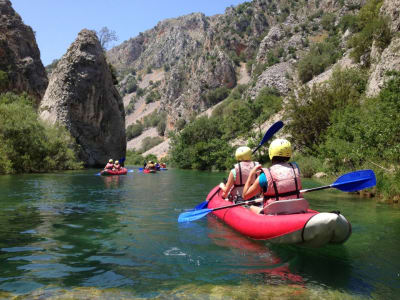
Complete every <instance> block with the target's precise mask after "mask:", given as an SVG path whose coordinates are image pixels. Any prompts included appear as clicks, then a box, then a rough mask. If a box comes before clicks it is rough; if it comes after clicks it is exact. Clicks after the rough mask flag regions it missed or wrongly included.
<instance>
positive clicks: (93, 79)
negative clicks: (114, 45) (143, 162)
mask: <svg viewBox="0 0 400 300" xmlns="http://www.w3.org/2000/svg"><path fill="white" fill-rule="evenodd" d="M39 112H40V117H41V118H42V119H43V120H46V121H48V122H50V123H56V122H58V123H60V124H63V125H65V126H66V127H67V129H68V130H69V131H70V133H71V134H72V136H73V137H75V138H76V140H77V142H78V144H79V145H80V146H81V151H80V154H79V156H80V158H81V159H82V160H83V161H84V162H85V163H86V164H87V165H88V166H99V165H103V164H104V163H105V162H106V161H107V160H108V159H109V158H110V157H112V158H114V159H118V158H122V157H124V156H125V151H126V137H125V111H124V107H123V102H122V99H121V96H120V95H119V93H118V91H117V90H116V88H115V87H114V85H113V79H112V74H111V70H110V67H109V65H108V63H107V61H106V57H105V55H104V51H103V49H102V47H101V45H100V42H99V40H98V38H97V36H96V33H95V32H94V31H90V30H86V29H84V30H82V31H81V32H80V33H79V35H78V37H77V39H76V40H75V41H74V42H73V43H72V44H71V46H70V47H69V49H68V51H67V53H66V54H65V55H64V56H63V57H62V58H61V59H60V61H59V62H58V64H57V67H56V69H55V70H54V71H53V72H52V74H51V78H50V83H49V86H48V88H47V90H46V93H45V95H44V97H43V100H42V102H41V104H40V108H39Z"/></svg>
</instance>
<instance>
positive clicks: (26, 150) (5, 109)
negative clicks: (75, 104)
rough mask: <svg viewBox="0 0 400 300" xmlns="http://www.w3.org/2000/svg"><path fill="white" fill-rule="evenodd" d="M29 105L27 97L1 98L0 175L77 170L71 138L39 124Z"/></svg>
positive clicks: (63, 130)
mask: <svg viewBox="0 0 400 300" xmlns="http://www.w3.org/2000/svg"><path fill="white" fill-rule="evenodd" d="M32 103H33V102H32V100H31V99H30V98H29V97H28V96H26V95H21V96H17V95H15V94H12V93H7V94H1V95H0V161H1V162H2V163H1V164H0V174H10V173H23V172H47V171H52V170H66V169H77V168H80V167H81V164H80V163H78V162H77V158H76V155H75V151H74V150H76V144H75V142H74V141H73V139H72V137H71V136H70V135H69V133H68V132H67V131H66V130H65V129H64V128H62V127H58V126H50V125H47V124H44V123H42V122H41V121H39V120H38V116H37V114H36V112H35V110H34V108H33V105H32Z"/></svg>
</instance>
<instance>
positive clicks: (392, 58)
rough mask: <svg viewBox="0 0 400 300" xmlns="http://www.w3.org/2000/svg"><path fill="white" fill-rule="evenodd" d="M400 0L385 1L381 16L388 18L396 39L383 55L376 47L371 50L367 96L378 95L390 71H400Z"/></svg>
mask: <svg viewBox="0 0 400 300" xmlns="http://www.w3.org/2000/svg"><path fill="white" fill-rule="evenodd" d="M399 6H400V0H386V1H384V3H383V5H382V7H381V10H380V14H381V15H382V16H383V17H387V18H388V20H389V26H390V30H391V32H392V34H393V35H394V38H393V39H392V41H391V43H390V45H389V46H388V47H387V48H386V49H384V50H383V52H382V53H381V52H380V51H379V49H378V48H377V47H376V46H375V44H374V45H373V47H372V50H371V61H372V65H371V75H370V77H369V81H368V85H367V95H368V96H375V95H377V94H378V93H379V92H380V90H381V88H382V87H383V84H384V82H385V78H386V73H387V72H388V71H392V70H393V71H400V52H399V49H400V37H398V35H396V33H397V32H399V30H400V11H399Z"/></svg>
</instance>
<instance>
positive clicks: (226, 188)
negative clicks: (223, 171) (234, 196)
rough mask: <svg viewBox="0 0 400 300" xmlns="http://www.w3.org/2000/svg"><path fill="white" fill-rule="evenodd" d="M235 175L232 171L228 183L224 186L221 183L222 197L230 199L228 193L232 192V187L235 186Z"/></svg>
mask: <svg viewBox="0 0 400 300" xmlns="http://www.w3.org/2000/svg"><path fill="white" fill-rule="evenodd" d="M233 181H234V178H233V173H232V171H230V172H229V177H228V181H227V182H226V184H223V183H222V182H221V183H220V185H219V187H220V188H221V190H222V197H223V198H226V197H228V193H229V191H230V190H231V188H232V186H233Z"/></svg>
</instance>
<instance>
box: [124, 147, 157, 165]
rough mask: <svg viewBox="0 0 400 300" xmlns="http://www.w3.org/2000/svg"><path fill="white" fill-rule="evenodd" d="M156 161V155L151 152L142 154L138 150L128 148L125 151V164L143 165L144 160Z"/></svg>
mask: <svg viewBox="0 0 400 300" xmlns="http://www.w3.org/2000/svg"><path fill="white" fill-rule="evenodd" d="M149 160H153V161H157V157H156V156H155V155H153V154H149V155H146V156H143V155H142V154H141V152H140V151H135V150H128V151H126V160H125V165H131V166H132V165H133V166H143V164H144V162H145V161H149Z"/></svg>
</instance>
